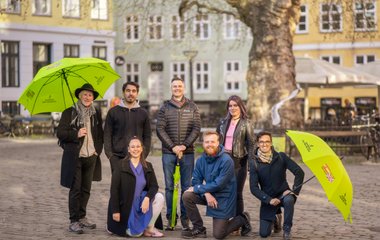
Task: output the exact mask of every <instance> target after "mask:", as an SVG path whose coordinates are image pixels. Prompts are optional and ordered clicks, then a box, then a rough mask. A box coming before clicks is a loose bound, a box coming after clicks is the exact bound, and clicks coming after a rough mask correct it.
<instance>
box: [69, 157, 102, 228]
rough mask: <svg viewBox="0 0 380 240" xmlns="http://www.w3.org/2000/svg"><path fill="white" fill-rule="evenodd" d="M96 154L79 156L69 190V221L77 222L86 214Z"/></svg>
mask: <svg viewBox="0 0 380 240" xmlns="http://www.w3.org/2000/svg"><path fill="white" fill-rule="evenodd" d="M96 159H97V156H96V155H93V156H91V157H88V158H82V157H81V158H79V159H78V165H77V168H76V170H75V175H74V181H73V184H72V186H71V188H70V192H69V212H70V221H71V222H77V221H78V220H79V219H81V218H84V217H85V216H86V207H87V203H88V199H89V198H90V191H91V183H92V179H93V176H94V170H95V164H96Z"/></svg>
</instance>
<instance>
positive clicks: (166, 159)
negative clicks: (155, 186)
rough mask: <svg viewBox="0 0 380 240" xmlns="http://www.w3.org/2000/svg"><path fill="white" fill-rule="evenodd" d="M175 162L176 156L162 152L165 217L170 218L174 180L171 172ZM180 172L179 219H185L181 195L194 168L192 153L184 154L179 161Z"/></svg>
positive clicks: (188, 182) (189, 180)
mask: <svg viewBox="0 0 380 240" xmlns="http://www.w3.org/2000/svg"><path fill="white" fill-rule="evenodd" d="M176 164H177V156H176V155H175V154H168V153H164V154H163V155H162V165H163V169H164V177H165V200H166V211H167V212H166V218H167V219H170V217H171V214H172V203H173V190H174V180H173V174H174V171H175V166H176ZM179 166H180V173H181V197H180V199H181V200H180V203H181V219H186V218H187V215H186V209H185V206H184V205H183V201H182V195H183V193H184V192H185V191H186V190H187V189H188V188H189V187H190V185H191V178H192V176H193V169H194V153H190V154H184V155H183V157H182V159H181V160H180V161H179Z"/></svg>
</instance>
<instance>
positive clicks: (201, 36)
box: [193, 14, 211, 40]
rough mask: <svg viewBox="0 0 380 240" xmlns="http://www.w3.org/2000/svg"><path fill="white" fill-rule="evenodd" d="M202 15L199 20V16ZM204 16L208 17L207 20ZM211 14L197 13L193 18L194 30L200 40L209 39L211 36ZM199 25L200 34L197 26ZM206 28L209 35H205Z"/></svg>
mask: <svg viewBox="0 0 380 240" xmlns="http://www.w3.org/2000/svg"><path fill="white" fill-rule="evenodd" d="M198 16H200V17H201V19H200V20H198V19H197V17H198ZM204 16H206V17H207V19H206V20H204V18H203V17H204ZM210 23H211V22H210V15H209V14H197V15H196V16H195V17H194V20H193V30H194V34H195V37H196V38H197V39H198V40H209V39H210V38H211V25H210ZM198 26H199V36H198V31H197V28H198ZM205 29H206V30H207V36H205Z"/></svg>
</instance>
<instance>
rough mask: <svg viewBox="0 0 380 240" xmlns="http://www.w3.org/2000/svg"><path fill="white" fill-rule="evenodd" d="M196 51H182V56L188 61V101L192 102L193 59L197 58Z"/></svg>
mask: <svg viewBox="0 0 380 240" xmlns="http://www.w3.org/2000/svg"><path fill="white" fill-rule="evenodd" d="M197 54H198V51H195V50H186V51H183V55H185V56H186V57H187V59H189V84H190V100H192V101H193V100H194V94H193V59H194V58H195V56H197Z"/></svg>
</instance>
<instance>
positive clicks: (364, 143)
mask: <svg viewBox="0 0 380 240" xmlns="http://www.w3.org/2000/svg"><path fill="white" fill-rule="evenodd" d="M371 142H372V140H371V137H370V136H369V135H362V136H360V149H361V151H362V154H363V156H364V157H365V158H367V160H368V159H370V157H371V156H372V148H371V147H369V146H371V145H372V143H371Z"/></svg>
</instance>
